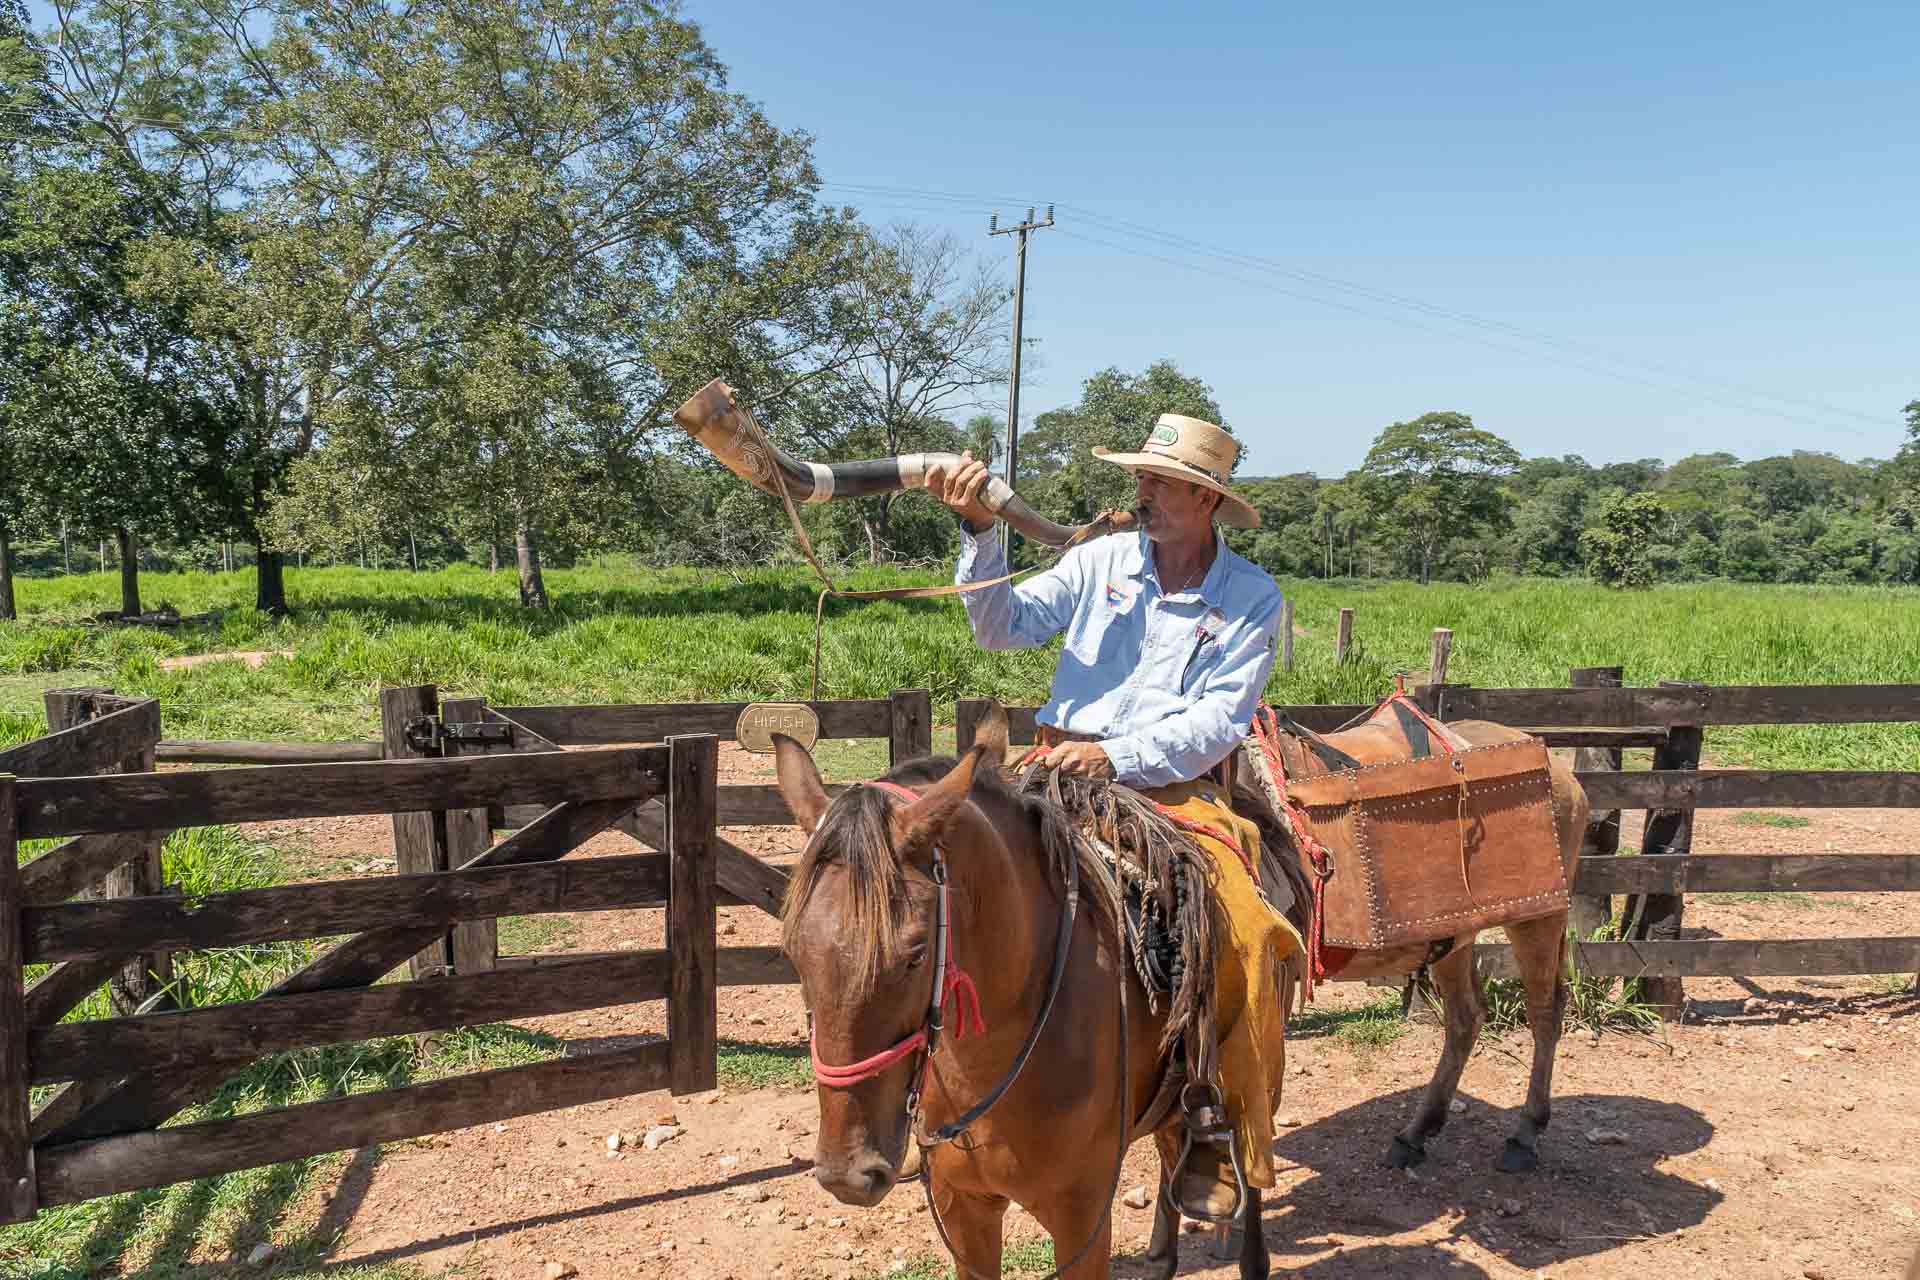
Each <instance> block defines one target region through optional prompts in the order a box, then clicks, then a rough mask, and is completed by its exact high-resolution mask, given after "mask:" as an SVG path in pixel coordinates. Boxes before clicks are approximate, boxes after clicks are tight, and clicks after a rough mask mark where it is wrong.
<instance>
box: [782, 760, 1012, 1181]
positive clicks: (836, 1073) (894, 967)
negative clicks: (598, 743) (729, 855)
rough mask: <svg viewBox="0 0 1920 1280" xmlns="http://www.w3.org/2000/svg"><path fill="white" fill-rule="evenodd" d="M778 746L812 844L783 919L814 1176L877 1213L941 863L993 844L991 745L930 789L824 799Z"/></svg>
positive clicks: (911, 1071) (893, 1162)
mask: <svg viewBox="0 0 1920 1280" xmlns="http://www.w3.org/2000/svg"><path fill="white" fill-rule="evenodd" d="M773 740H774V749H775V765H776V769H777V771H778V774H779V778H780V791H781V794H782V795H783V796H785V798H786V801H787V805H788V807H789V808H791V809H792V810H793V814H794V818H795V820H796V822H797V823H798V824H799V826H800V829H801V830H802V831H804V832H807V833H808V835H809V837H810V838H809V840H808V842H807V847H806V851H805V853H804V854H803V855H802V857H801V860H800V865H799V866H798V867H797V868H796V869H795V871H794V873H793V880H792V884H791V886H790V887H789V889H788V894H787V900H786V903H785V905H784V908H783V910H782V921H783V934H782V943H783V946H784V948H785V951H786V954H787V957H788V959H789V960H790V961H792V963H793V966H794V968H795V970H797V971H798V973H799V975H800V988H801V993H802V996H803V997H804V999H805V1000H806V1004H807V1009H808V1012H809V1013H810V1014H811V1015H812V1021H813V1037H814V1044H813V1058H814V1062H815V1074H816V1076H817V1077H818V1078H819V1079H818V1093H819V1100H820V1133H819V1138H818V1139H817V1142H816V1149H815V1160H814V1176H815V1177H816V1178H817V1179H819V1181H820V1184H821V1185H822V1186H824V1187H825V1188H826V1189H827V1190H828V1191H831V1192H832V1193H833V1194H834V1195H835V1196H836V1197H838V1198H839V1199H840V1200H842V1201H845V1202H846V1203H848V1204H856V1205H862V1206H867V1205H873V1204H877V1203H879V1202H880V1200H881V1199H882V1198H884V1197H885V1196H886V1194H887V1192H888V1191H889V1190H891V1189H892V1187H893V1184H894V1183H895V1182H896V1181H897V1180H898V1178H899V1174H900V1167H901V1162H902V1160H903V1159H904V1158H905V1155H906V1146H907V1136H908V1122H909V1106H910V1099H909V1093H910V1091H911V1090H912V1089H913V1087H914V1085H915V1082H916V1080H917V1079H918V1076H919V1073H920V1070H921V1064H922V1060H923V1055H922V1053H921V1052H919V1051H917V1050H916V1049H914V1048H913V1047H912V1044H913V1042H914V1037H915V1036H916V1034H917V1033H920V1032H923V1031H924V1030H925V1028H926V1025H927V1020H928V1011H929V1009H930V1007H931V1005H932V1002H933V998H934V992H935V982H936V979H937V978H938V977H939V974H940V966H939V957H938V956H937V954H936V953H937V951H938V945H939V939H938V938H937V937H936V927H935V926H936V919H937V917H938V913H939V909H940V908H939V898H940V888H939V885H938V884H937V883H936V863H937V862H938V863H939V864H940V865H941V866H944V865H945V860H947V859H951V860H952V861H953V862H956V863H962V862H966V861H969V860H970V854H971V853H972V851H973V850H974V848H975V846H977V845H978V844H979V843H980V842H982V841H991V840H993V839H994V838H995V837H994V835H993V832H992V830H991V829H990V828H989V827H988V826H987V824H986V820H985V818H984V817H983V815H982V814H981V813H980V811H979V810H978V809H977V808H975V807H973V806H971V805H969V804H968V803H967V797H968V794H969V792H970V791H971V789H972V786H973V780H974V773H975V770H976V768H978V767H979V766H980V764H981V762H982V761H983V760H985V759H987V758H989V756H990V755H991V752H992V750H993V747H992V743H993V741H994V738H993V737H992V736H991V735H990V736H989V737H988V739H987V741H985V742H982V743H980V744H979V745H977V746H976V747H975V748H974V750H972V751H970V752H968V753H967V755H966V756H965V757H963V758H962V759H961V760H960V761H959V763H958V764H957V765H955V766H954V767H953V768H951V769H948V770H945V771H944V772H943V773H939V774H938V776H936V777H934V778H933V779H932V780H931V781H918V780H917V779H918V778H920V777H924V776H925V775H924V773H921V774H916V775H914V776H915V777H916V781H915V783H914V785H913V789H912V790H911V791H910V792H909V791H905V789H904V788H894V787H891V786H889V785H888V784H879V785H865V786H856V787H851V788H849V789H848V790H847V791H846V792H845V793H843V794H842V795H840V796H838V797H832V798H830V797H829V796H828V795H827V792H826V789H825V787H823V786H822V785H821V782H820V774H819V771H818V769H817V768H816V767H815V765H814V762H813V758H812V757H811V756H810V755H808V754H807V751H806V748H804V747H802V746H801V745H800V744H799V743H797V742H795V741H794V740H793V739H791V738H788V737H785V736H784V735H780V734H775V735H774V739H773ZM999 749H1000V750H1001V751H1002V752H1003V753H1004V750H1005V747H1004V737H1002V738H1001V739H1000V747H999ZM936 772H938V771H936ZM903 792H904V793H903ZM936 848H938V849H939V850H940V851H941V852H940V853H939V854H938V855H936V852H935V851H936ZM902 1046H908V1047H907V1048H906V1050H905V1051H904V1052H903V1051H902ZM825 1064H834V1066H832V1067H828V1066H826V1065H825ZM836 1068H837V1069H836Z"/></svg>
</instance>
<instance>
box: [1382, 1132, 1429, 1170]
mask: <svg viewBox="0 0 1920 1280" xmlns="http://www.w3.org/2000/svg"><path fill="white" fill-rule="evenodd" d="M1426 1158H1427V1149H1426V1148H1425V1147H1416V1146H1414V1145H1413V1144H1412V1143H1411V1142H1408V1141H1407V1140H1406V1138H1405V1137H1404V1136H1403V1135H1401V1134H1397V1133H1396V1134H1394V1135H1393V1145H1392V1146H1391V1147H1389V1148H1388V1149H1387V1164H1388V1165H1389V1166H1390V1167H1392V1168H1395V1169H1413V1168H1417V1167H1418V1166H1419V1165H1421V1164H1422V1163H1424V1162H1425V1161H1426Z"/></svg>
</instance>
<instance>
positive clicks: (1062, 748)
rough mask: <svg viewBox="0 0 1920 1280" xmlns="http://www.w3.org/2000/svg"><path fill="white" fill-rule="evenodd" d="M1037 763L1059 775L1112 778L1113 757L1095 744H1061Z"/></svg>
mask: <svg viewBox="0 0 1920 1280" xmlns="http://www.w3.org/2000/svg"><path fill="white" fill-rule="evenodd" d="M1039 763H1041V764H1044V765H1047V766H1048V767H1050V768H1052V769H1054V770H1057V771H1058V772H1060V773H1067V774H1074V773H1084V774H1086V775H1087V776H1088V777H1090V778H1094V779H1106V778H1111V777H1112V776H1113V757H1111V756H1109V755H1108V754H1107V749H1106V748H1105V747H1103V746H1101V745H1100V744H1099V743H1097V742H1063V743H1061V744H1060V745H1059V746H1057V747H1055V748H1054V749H1053V750H1051V751H1049V752H1047V754H1046V755H1044V756H1042V757H1040V760H1039Z"/></svg>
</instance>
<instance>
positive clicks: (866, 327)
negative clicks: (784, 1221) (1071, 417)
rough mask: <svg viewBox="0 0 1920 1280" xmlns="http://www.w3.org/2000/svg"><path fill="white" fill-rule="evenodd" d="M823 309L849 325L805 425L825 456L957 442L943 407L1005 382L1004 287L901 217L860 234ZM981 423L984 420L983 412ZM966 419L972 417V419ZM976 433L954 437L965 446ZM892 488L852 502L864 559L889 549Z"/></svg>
mask: <svg viewBox="0 0 1920 1280" xmlns="http://www.w3.org/2000/svg"><path fill="white" fill-rule="evenodd" d="M862 240H863V251H862V253H861V255H860V258H859V259H858V269H857V270H855V271H854V272H853V273H852V274H851V275H850V277H849V278H848V279H847V280H846V281H845V282H844V283H842V284H841V285H840V287H839V289H838V290H837V291H836V297H835V315H836V316H837V317H838V318H839V320H840V322H841V324H842V325H843V326H845V331H846V333H847V334H848V335H849V336H848V338H847V346H846V349H845V352H844V354H843V355H842V356H841V358H840V359H838V360H837V361H836V366H837V367H836V368H835V369H834V371H833V373H832V375H831V381H830V385H829V387H828V388H827V390H826V391H825V399H824V403H825V404H827V405H830V406H831V416H830V417H828V418H826V419H824V420H816V421H815V422H813V423H810V424H809V426H810V428H811V429H810V431H809V434H810V435H811V436H812V437H813V439H814V440H815V442H816V444H817V445H819V446H822V447H824V448H825V449H826V450H827V452H828V456H834V457H840V458H847V457H866V458H875V457H879V458H891V457H897V456H899V455H900V454H903V453H910V452H916V451H922V450H926V449H929V448H934V447H938V448H941V449H949V448H952V447H954V446H956V445H959V444H961V443H963V441H962V439H961V437H960V434H959V433H958V432H957V431H956V430H955V429H954V428H953V426H952V425H951V424H950V423H949V422H947V421H946V417H945V415H946V414H948V413H950V412H953V411H955V410H959V409H964V408H977V407H979V406H980V405H981V403H982V400H981V397H982V395H983V393H984V392H986V391H987V390H989V389H992V388H1000V387H1004V386H1005V385H1006V382H1007V361H1006V352H1007V339H1006V323H1005V318H1006V312H1007V291H1006V288H1005V286H1004V285H1002V284H1001V283H1000V282H999V281H998V280H997V279H996V278H995V276H994V273H993V272H992V271H991V270H990V269H988V268H985V267H974V268H969V267H968V266H967V265H966V259H965V255H964V254H963V252H962V250H961V248H960V245H959V242H958V241H956V240H955V239H954V238H953V237H952V236H950V235H934V234H932V233H930V232H927V231H925V230H922V229H920V228H917V227H913V226H910V225H903V226H897V227H895V228H893V229H892V230H891V231H890V232H888V233H887V234H885V235H869V236H865V237H862ZM987 424H988V425H989V426H991V424H992V419H991V418H990V417H989V418H987ZM974 425H975V427H976V435H977V434H978V432H977V428H978V426H979V418H978V417H976V418H975V419H974ZM977 442H978V441H977V440H966V441H964V443H966V444H968V445H969V446H971V445H972V444H974V443H977ZM899 496H900V495H899V494H895V493H887V494H882V495H880V496H879V497H876V498H869V499H865V500H863V501H862V502H861V504H860V509H861V516H862V524H863V527H864V530H865V533H866V539H867V554H868V558H869V559H871V560H873V561H876V562H878V561H880V560H883V559H885V558H887V556H888V555H890V554H891V547H892V542H893V530H892V517H893V508H894V503H895V501H896V500H897V499H898V498H899Z"/></svg>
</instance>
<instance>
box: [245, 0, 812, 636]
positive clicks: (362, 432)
mask: <svg viewBox="0 0 1920 1280" xmlns="http://www.w3.org/2000/svg"><path fill="white" fill-rule="evenodd" d="M274 57H275V64H274V65H275V66H276V68H284V69H285V75H284V77H283V78H284V80H285V82H286V83H287V84H288V85H289V86H290V88H289V89H288V92H287V95H286V99H285V103H284V107H282V108H280V109H279V114H277V115H276V117H275V118H276V121H277V122H278V123H279V125H280V126H281V127H282V128H284V129H287V130H292V131H294V132H295V133H296V134H297V135H298V137H299V138H300V139H301V140H302V142H301V148H300V151H301V154H304V155H309V156H311V157H312V159H311V160H310V162H309V163H308V164H307V167H306V176H304V177H303V178H302V179H301V181H300V182H299V183H298V184H296V186H295V188H294V189H292V191H291V192H290V196H289V199H290V200H291V201H292V202H293V203H294V205H295V206H296V207H298V208H300V209H301V210H302V211H303V217H306V218H310V219H311V220H312V221H314V222H315V223H316V225H322V226H327V225H337V223H338V219H339V214H340V211H341V210H343V209H345V208H347V207H350V206H351V207H358V205H359V204H361V203H364V204H366V205H368V206H369V207H372V208H375V209H377V210H378V214H379V216H378V218H377V219H376V221H375V222H374V224H373V226H372V230H373V231H374V232H376V233H377V234H378V236H379V238H380V240H381V241H382V242H383V243H390V244H392V245H393V246H394V248H393V249H392V251H391V252H390V253H388V254H386V255H384V256H383V257H382V258H381V259H380V260H381V261H389V260H390V261H393V262H398V263H403V264H404V272H403V273H401V274H402V275H403V276H404V278H405V281H406V284H405V287H404V288H400V287H389V288H388V291H387V294H388V296H387V299H386V306H387V308H388V310H387V311H385V312H382V313H381V314H380V315H379V316H377V317H376V319H377V320H378V323H377V324H376V325H375V330H376V332H377V333H378V334H379V335H381V338H382V341H384V342H386V343H387V344H388V348H389V353H388V355H387V357H386V359H385V360H384V361H383V365H384V368H383V369H382V370H381V371H380V376H378V377H370V378H363V379H359V380H356V381H352V382H350V383H349V384H348V385H347V386H346V388H345V390H344V392H343V396H342V399H341V408H340V410H339V412H338V413H337V414H336V415H335V417H334V418H332V419H330V420H329V421H328V422H326V423H325V424H324V425H325V427H326V429H327V430H328V431H329V432H331V433H333V434H335V435H352V436H354V437H355V438H354V439H353V441H352V442H351V444H350V448H351V450H352V451H354V452H355V453H357V454H358V455H359V456H360V457H362V458H364V459H367V460H368V461H370V462H371V463H373V464H375V465H389V464H391V463H392V462H393V460H395V459H397V458H398V457H399V455H400V454H401V453H402V452H405V453H407V454H410V455H411V457H410V458H409V459H408V461H407V463H406V465H407V466H408V467H409V468H411V469H413V470H416V471H418V472H420V473H422V474H425V475H430V476H431V477H432V481H431V483H432V486H433V487H436V488H437V489H438V490H439V491H441V492H442V493H445V494H458V495H461V496H462V498H463V499H464V501H465V502H467V503H469V504H474V503H483V504H486V505H488V506H491V507H492V508H493V510H494V511H495V512H496V513H498V514H499V516H500V517H501V518H502V520H503V522H504V524H505V525H506V527H507V529H508V530H509V531H510V532H511V533H512V535H513V537H514V541H515V544H516V549H517V552H518V561H519V569H520V583H521V595H522V599H523V600H524V601H525V602H526V603H527V604H529V605H532V606H541V605H544V604H545V603H546V600H547V590H546V585H545V580H544V576H543V574H542V571H541V561H540V546H541V541H542V539H543V537H545V536H546V535H548V534H550V533H552V532H554V529H555V526H556V524H560V525H565V524H568V523H574V522H579V523H582V524H584V523H585V522H586V521H588V520H590V519H591V518H592V517H591V515H590V514H589V513H591V512H593V511H598V512H600V513H602V514H603V515H604V514H605V513H606V512H607V511H609V510H612V509H616V508H617V506H618V503H617V501H616V500H615V495H616V493H617V491H618V488H619V485H620V483H621V480H622V479H623V477H626V476H628V475H630V474H631V473H632V472H633V470H634V469H635V467H636V464H637V462H638V459H639V457H640V455H641V454H642V453H643V452H644V450H645V447H646V444H647V442H648V441H649V439H650V438H651V437H652V435H653V434H654V433H658V432H660V431H661V430H662V428H664V427H668V426H670V422H669V419H668V414H669V412H670V410H671V407H672V405H673V404H675V403H677V402H678V399H680V398H682V397H684V395H685V394H686V393H687V392H689V391H691V390H692V389H693V388H694V387H695V386H697V385H698V383H699V382H703V381H705V380H706V378H708V377H711V376H713V373H714V371H715V370H716V369H718V370H721V371H731V369H730V368H729V361H732V362H734V363H735V364H737V365H738V366H743V367H744V368H745V371H746V372H747V373H749V374H754V373H763V372H764V371H765V370H766V369H768V368H772V367H775V366H778V365H779V364H780V361H781V359H782V358H783V357H785V356H788V355H790V354H791V348H798V349H806V348H807V347H808V346H809V345H810V344H811V343H812V342H813V341H815V340H816V338H817V331H815V332H809V333H807V334H805V335H803V336H801V337H800V338H798V339H797V340H795V341H794V342H793V343H792V344H791V347H790V348H787V349H783V348H782V347H781V346H780V344H779V340H778V338H777V337H776V336H769V335H768V334H767V333H766V332H764V330H763V329H758V328H756V326H760V325H761V324H762V322H763V321H764V320H765V319H766V317H767V314H768V313H767V308H769V307H771V308H774V309H776V310H779V309H780V308H783V307H786V306H787V305H788V303H789V302H790V300H791V297H792V294H793V292H794V289H795V287H796V285H803V286H806V288H803V289H802V291H803V292H805V291H807V289H808V288H810V287H811V283H812V281H813V279H814V274H813V268H814V266H816V265H817V264H818V263H819V262H820V261H822V260H825V261H828V262H833V261H837V259H838V257H839V255H840V254H841V253H842V252H843V251H842V250H841V249H840V248H838V243H839V240H840V239H841V238H842V235H843V231H844V228H843V225H842V221H841V220H839V219H836V218H832V217H821V216H819V214H818V212H817V211H816V210H815V209H814V208H813V206H812V203H811V192H812V190H813V189H814V187H815V186H816V185H817V179H816V177H815V175H814V173H813V170H812V166H811V161H810V159H809V154H808V145H809V144H808V140H807V139H806V138H805V136H804V135H797V134H792V135H790V134H786V133H782V132H780V131H779V130H777V129H775V128H774V127H773V126H772V125H771V124H769V123H768V121H767V120H766V119H765V117H764V116H763V115H762V114H761V113H760V111H759V110H758V109H757V108H755V107H754V106H753V105H752V104H751V103H749V102H748V101H747V100H746V99H745V98H743V97H741V96H739V95H738V94H734V93H730V92H728V91H727V90H726V87H725V79H726V77H725V71H724V69H723V68H722V67H721V65H720V63H719V61H718V60H717V59H716V58H715V56H714V55H713V53H712V51H711V50H710V49H708V48H707V46H706V45H705V44H704V42H703V41H702V40H701V38H700V35H699V32H698V30H697V28H695V27H694V26H693V25H692V24H690V23H687V22H684V21H682V20H680V19H679V18H678V17H677V16H675V13H674V11H673V10H672V9H671V8H668V7H659V8H656V7H639V8H634V7H628V6H622V5H617V4H615V3H612V0H554V2H552V3H536V2H535V0H483V2H482V3H480V4H478V5H475V4H471V3H455V0H428V2H427V3H424V4H417V5H408V6H404V7H403V6H398V5H379V6H375V7H372V8H371V9H369V8H368V6H366V5H363V4H359V3H357V2H355V0H318V2H317V3H314V4H311V5H309V6H307V7H306V8H304V9H303V11H302V21H301V24H300V25H299V27H298V28H297V29H286V30H283V32H282V35H281V37H280V39H278V40H277V41H276V44H275V51H274ZM341 155H349V156H358V157H363V159H361V160H360V161H358V162H357V163H356V165H355V166H354V167H353V168H352V169H351V171H350V172H349V173H348V174H347V175H346V178H345V179H342V178H337V177H336V176H335V172H336V168H337V166H336V164H335V162H334V161H333V160H332V159H331V158H332V157H337V156H341ZM343 182H344V186H342V183H343ZM347 196H351V197H352V198H353V200H352V201H348V200H347V199H346V197H347ZM781 314H783V315H784V314H787V313H786V312H784V311H782V312H781ZM722 351H724V353H725V356H726V358H720V356H719V355H718V353H719V352H722ZM696 379H697V380H696ZM736 385H742V386H743V389H744V390H746V391H747V392H748V393H749V394H750V395H751V396H752V397H753V402H754V403H755V405H756V409H758V408H760V407H762V406H764V405H766V404H767V403H768V400H767V398H766V397H764V396H763V395H762V394H761V393H762V392H763V391H764V390H765V389H766V388H765V386H764V384H763V382H762V381H757V380H756V379H754V378H753V377H749V378H746V379H742V380H739V381H737V382H736ZM421 398H424V399H425V400H426V401H427V402H428V403H427V411H426V412H424V413H422V414H419V415H417V416H414V417H411V418H410V419H409V420H407V421H401V420H399V419H397V418H396V417H395V416H394V415H393V414H392V413H391V412H390V409H391V407H392V406H394V405H396V404H399V403H402V402H405V403H417V402H418V401H419V400H420V399H421Z"/></svg>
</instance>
